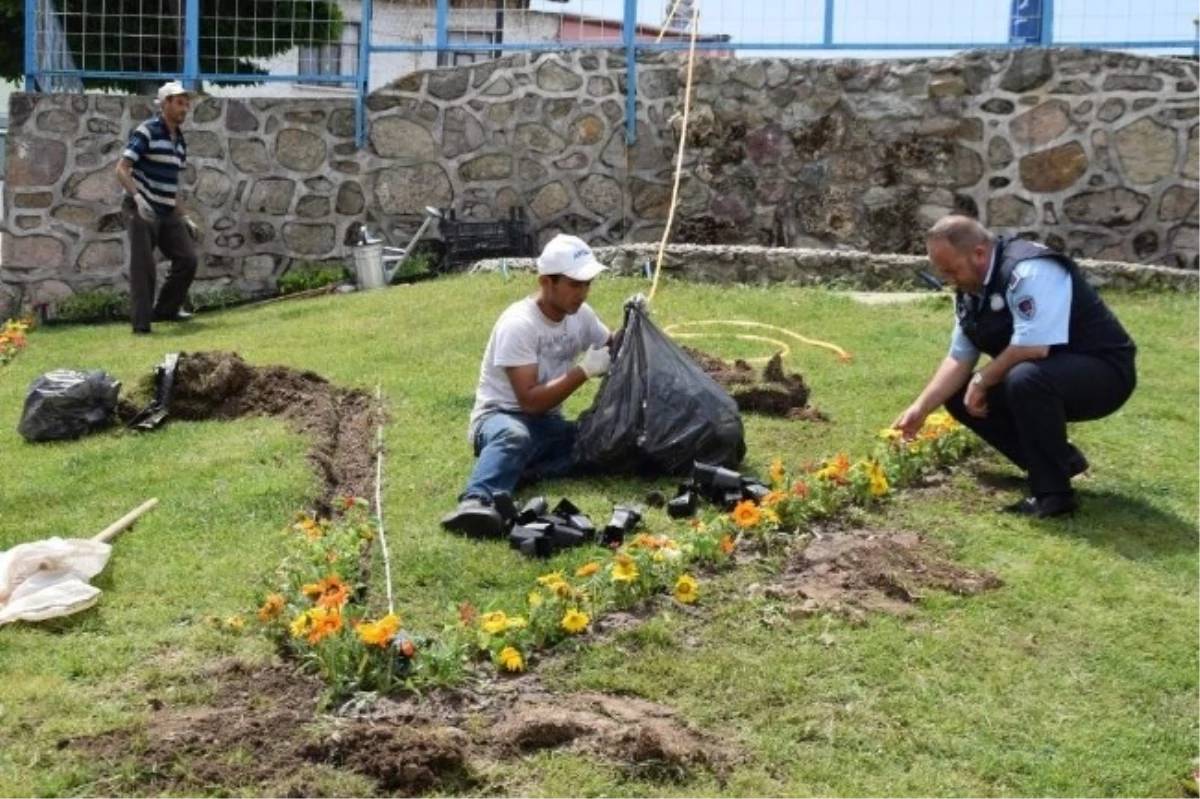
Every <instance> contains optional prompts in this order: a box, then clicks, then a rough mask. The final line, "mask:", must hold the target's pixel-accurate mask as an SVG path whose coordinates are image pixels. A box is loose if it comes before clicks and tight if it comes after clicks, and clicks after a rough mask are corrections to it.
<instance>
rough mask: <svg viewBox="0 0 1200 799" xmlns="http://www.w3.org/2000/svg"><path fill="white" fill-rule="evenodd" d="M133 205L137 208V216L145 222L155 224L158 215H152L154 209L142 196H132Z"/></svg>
mask: <svg viewBox="0 0 1200 799" xmlns="http://www.w3.org/2000/svg"><path fill="white" fill-rule="evenodd" d="M133 204H134V205H136V206H137V212H138V216H140V217H141V218H142V219H144V220H145V221H147V222H155V221H157V220H158V214H156V213H154V208H153V206H151V205H150V201H149V200H147V199H146V198H145V197H143V196H142V195H140V194H135V195H133Z"/></svg>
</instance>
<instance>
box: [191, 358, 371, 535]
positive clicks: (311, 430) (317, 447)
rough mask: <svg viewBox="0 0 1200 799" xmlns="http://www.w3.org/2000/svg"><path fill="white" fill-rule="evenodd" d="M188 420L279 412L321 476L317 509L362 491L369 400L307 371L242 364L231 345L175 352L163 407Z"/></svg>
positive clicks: (367, 479) (366, 483) (367, 466)
mask: <svg viewBox="0 0 1200 799" xmlns="http://www.w3.org/2000/svg"><path fill="white" fill-rule="evenodd" d="M168 410H169V412H170V416H171V418H174V419H184V420H191V421H198V420H205V419H237V418H240V417H242V416H281V417H283V418H285V419H287V420H288V421H289V422H291V424H292V425H293V426H294V427H295V428H296V429H297V431H298V432H300V433H301V434H303V435H305V436H307V437H308V438H309V440H311V441H312V447H311V449H310V450H309V453H308V457H309V460H310V461H311V462H312V463H313V465H314V467H316V470H317V473H318V475H319V476H320V478H321V481H322V490H321V496H320V497H319V498H318V499H317V511H318V512H319V513H321V514H322V515H328V514H329V512H330V503H331V502H332V500H333V499H334V498H335V497H337V496H340V495H343V494H354V495H356V496H369V495H370V492H371V487H372V485H373V482H372V480H373V470H372V460H371V458H372V452H373V446H372V434H371V429H372V428H371V401H370V398H369V397H368V396H367V395H366V394H364V393H363V392H361V391H353V390H349V389H344V388H338V387H336V386H333V385H331V384H330V383H329V382H328V381H326V380H325V378H323V377H321V376H320V375H318V374H316V373H314V372H307V371H298V370H296V369H289V368H287V367H283V366H265V367H257V366H250V365H248V364H247V363H246V362H245V361H243V360H242V359H241V357H240V356H239V355H238V354H237V353H235V352H193V353H182V354H181V355H180V356H179V364H178V367H177V368H176V372H175V383H174V387H173V389H172V391H171V399H170V403H169V406H168Z"/></svg>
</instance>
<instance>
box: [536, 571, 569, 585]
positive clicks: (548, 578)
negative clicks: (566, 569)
mask: <svg viewBox="0 0 1200 799" xmlns="http://www.w3.org/2000/svg"><path fill="white" fill-rule="evenodd" d="M537 581H538V585H544V586H546V587H547V588H551V587H553V586H556V585H558V584H559V583H561V582H562V581H563V576H562V572H550V573H549V574H543V575H542V576H541V577H539V578H537Z"/></svg>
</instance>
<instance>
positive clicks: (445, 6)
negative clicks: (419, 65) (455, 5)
mask: <svg viewBox="0 0 1200 799" xmlns="http://www.w3.org/2000/svg"><path fill="white" fill-rule="evenodd" d="M449 49H450V0H437V63H438V66H439V67H440V66H442V64H443V63H444V62H445V59H446V52H447V51H448V50H449Z"/></svg>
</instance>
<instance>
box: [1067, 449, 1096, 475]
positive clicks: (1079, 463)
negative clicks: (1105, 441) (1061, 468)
mask: <svg viewBox="0 0 1200 799" xmlns="http://www.w3.org/2000/svg"><path fill="white" fill-rule="evenodd" d="M1067 446H1068V447H1070V448H1071V454H1070V455H1069V456H1067V477H1078V476H1079V475H1081V474H1083V473H1084V472H1086V471H1087V470H1088V468H1089V467H1090V466H1091V464H1089V463H1088V459H1087V458H1086V457H1084V454H1083V453H1082V452H1080V451H1079V447H1077V446H1075V445H1074V444H1072V443H1071V442H1070V441H1068V442H1067Z"/></svg>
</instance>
